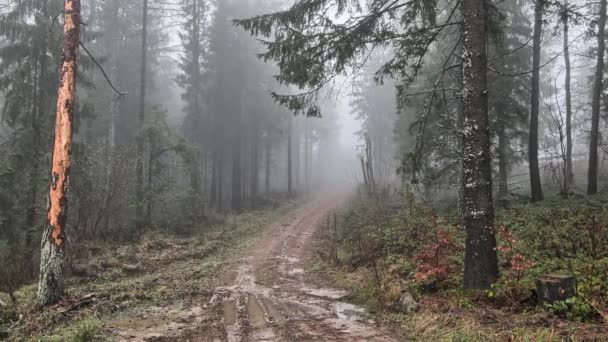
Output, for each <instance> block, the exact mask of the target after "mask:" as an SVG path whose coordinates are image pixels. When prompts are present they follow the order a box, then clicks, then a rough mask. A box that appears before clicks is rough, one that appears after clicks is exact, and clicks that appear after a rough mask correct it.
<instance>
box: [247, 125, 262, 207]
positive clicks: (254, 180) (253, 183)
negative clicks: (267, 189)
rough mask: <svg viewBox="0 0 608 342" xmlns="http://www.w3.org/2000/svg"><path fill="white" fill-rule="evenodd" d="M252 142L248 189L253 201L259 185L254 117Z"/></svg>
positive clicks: (257, 147)
mask: <svg viewBox="0 0 608 342" xmlns="http://www.w3.org/2000/svg"><path fill="white" fill-rule="evenodd" d="M253 120H254V122H253V127H254V129H253V136H252V138H253V144H252V148H251V180H250V184H249V185H250V188H251V189H250V191H251V198H252V199H253V201H255V198H256V197H257V196H258V193H259V187H260V183H259V178H260V175H259V160H258V154H259V140H260V139H259V138H260V136H259V132H258V124H257V120H256V119H255V118H254V119H253ZM253 204H255V203H253Z"/></svg>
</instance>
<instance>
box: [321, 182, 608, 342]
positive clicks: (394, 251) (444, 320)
mask: <svg viewBox="0 0 608 342" xmlns="http://www.w3.org/2000/svg"><path fill="white" fill-rule="evenodd" d="M403 203H406V201H405V200H404V199H403V198H401V197H398V196H394V197H391V198H386V197H383V198H382V199H364V198H361V197H359V198H355V199H353V201H352V202H351V204H350V205H349V207H348V208H346V209H345V210H344V211H343V212H341V213H340V214H339V215H338V216H339V219H338V225H337V227H335V228H333V227H331V224H328V225H326V227H324V229H322V230H321V233H320V236H319V237H320V238H319V243H318V249H319V254H320V255H321V257H320V258H319V260H317V261H316V262H314V263H313V264H312V265H311V270H312V271H315V272H317V273H318V274H320V275H321V278H322V279H324V281H326V282H329V283H331V284H332V285H334V286H338V287H341V288H346V289H349V290H350V291H351V292H352V293H353V295H352V301H354V302H355V303H357V304H359V305H363V306H365V307H367V308H368V309H369V310H370V311H371V312H373V313H375V314H377V315H378V317H379V319H380V320H382V321H383V322H384V323H385V324H386V325H387V326H389V327H391V328H392V329H394V330H395V331H396V332H397V333H398V334H400V335H402V336H403V337H404V338H405V339H406V340H412V341H605V340H608V325H607V322H606V318H607V317H608V315H607V313H608V195H607V194H603V195H598V196H595V197H591V198H588V199H583V198H573V199H559V198H554V199H550V200H547V201H545V202H543V203H539V204H535V205H529V204H523V203H521V204H513V205H511V206H510V207H509V208H505V209H500V210H498V211H497V228H498V245H499V248H498V253H499V260H500V267H501V275H502V276H501V278H500V279H499V281H497V283H496V284H495V285H494V287H493V289H491V290H488V291H473V292H465V291H463V290H462V289H460V284H461V282H462V278H461V272H462V265H463V256H464V253H463V252H464V251H463V239H464V231H463V229H462V228H461V227H460V226H459V224H458V217H457V215H455V213H453V212H452V211H450V210H445V209H437V208H430V207H424V206H405V205H404V204H403ZM332 234H333V235H334V236H332ZM334 238H335V239H336V240H337V244H332V243H328V241H332V240H333V239H334ZM332 248H333V249H334V250H331V249H332ZM330 255H337V256H338V258H337V259H338V260H337V261H336V262H333V263H327V262H326V261H327V260H332V258H328V256H330ZM546 273H561V274H571V275H574V276H575V277H576V278H577V292H578V293H577V296H576V297H575V298H574V299H572V300H570V301H568V302H560V303H558V304H557V305H554V306H551V307H546V308H542V307H537V306H536V305H535V297H534V296H535V280H536V279H537V278H538V277H539V276H540V275H542V274H546ZM402 289H408V290H409V291H410V292H411V293H412V294H413V295H414V297H415V299H416V301H417V302H418V304H419V308H418V310H417V311H416V312H415V313H412V314H405V313H401V312H402V307H401V306H400V305H399V298H400V294H401V290H402Z"/></svg>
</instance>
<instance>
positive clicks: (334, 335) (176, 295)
mask: <svg viewBox="0 0 608 342" xmlns="http://www.w3.org/2000/svg"><path fill="white" fill-rule="evenodd" d="M346 199H347V197H346V196H326V197H319V198H317V199H314V200H310V201H306V202H305V203H304V204H302V203H291V204H288V205H284V206H282V207H281V208H279V209H274V210H265V211H258V212H251V213H245V214H241V215H237V216H234V217H232V218H230V219H228V220H227V221H226V222H224V223H222V224H221V225H218V226H217V227H214V228H213V229H208V230H206V233H205V234H203V235H201V236H200V237H189V238H177V237H174V236H169V235H162V234H161V235H155V236H151V237H147V238H144V240H143V241H142V242H141V243H140V244H138V245H125V246H118V247H115V248H113V249H108V248H107V246H100V245H94V244H91V245H87V246H82V247H83V248H81V250H87V251H88V256H86V257H81V258H79V260H77V261H74V266H73V268H74V272H73V273H74V274H73V275H72V276H71V278H70V279H71V280H70V283H69V284H68V289H69V295H68V297H67V298H66V300H65V301H63V302H61V303H59V304H57V305H55V306H52V307H49V308H47V309H45V310H44V311H42V312H40V311H35V310H33V309H31V306H32V301H33V298H34V294H35V289H36V286H35V284H32V285H29V286H26V287H24V288H22V289H20V290H19V291H18V292H17V297H18V300H19V303H20V304H19V307H18V309H17V310H16V311H14V312H13V313H12V315H13V317H8V316H10V315H11V314H9V313H5V314H4V316H5V317H4V318H3V321H4V323H5V324H4V332H3V334H4V336H0V340H1V339H2V338H7V339H8V340H16V341H22V340H23V341H357V340H366V341H393V339H391V337H390V336H389V335H388V334H387V333H386V332H384V331H382V329H381V328H379V327H377V325H376V322H375V320H374V319H373V318H372V316H370V315H369V314H367V313H366V312H365V310H364V309H362V308H360V307H357V306H355V305H352V304H349V303H348V302H347V301H346V299H347V297H348V296H349V293H347V292H345V291H342V290H337V289H333V288H327V287H323V286H319V285H315V284H320V283H321V282H320V281H318V280H315V277H314V276H313V275H312V274H309V273H307V271H305V269H306V268H307V265H308V263H309V262H310V260H312V259H313V257H314V254H315V249H314V243H313V241H312V239H313V236H314V235H315V232H316V230H317V228H318V227H319V225H320V223H321V222H323V221H324V220H325V219H326V218H327V216H328V215H330V214H331V213H332V212H333V211H335V210H336V209H337V207H338V206H340V205H342V204H344V203H345V201H346ZM261 227H262V228H261ZM0 299H2V298H0ZM6 322H10V323H9V324H6ZM0 323H2V320H0ZM2 327H3V326H2V325H0V328H2ZM0 332H2V329H0Z"/></svg>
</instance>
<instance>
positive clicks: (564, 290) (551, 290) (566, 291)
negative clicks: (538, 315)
mask: <svg viewBox="0 0 608 342" xmlns="http://www.w3.org/2000/svg"><path fill="white" fill-rule="evenodd" d="M536 291H537V294H538V299H537V303H538V305H543V304H551V303H555V302H557V301H562V300H566V299H568V298H570V297H573V296H574V295H575V294H576V281H575V279H574V277H573V276H569V275H562V274H545V275H543V276H541V277H540V278H539V279H538V280H537V281H536Z"/></svg>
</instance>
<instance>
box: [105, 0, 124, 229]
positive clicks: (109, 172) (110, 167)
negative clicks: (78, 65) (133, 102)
mask: <svg viewBox="0 0 608 342" xmlns="http://www.w3.org/2000/svg"><path fill="white" fill-rule="evenodd" d="M112 6H113V7H112V15H113V16H116V15H118V3H117V1H116V0H114V1H113V2H112ZM114 24H115V23H114ZM115 26H116V25H114V27H113V31H112V34H110V39H111V41H110V45H111V47H112V69H111V70H110V79H111V80H112V82H113V83H114V84H118V67H119V64H118V63H119V60H120V59H119V57H118V55H119V50H120V42H121V40H120V37H119V36H120V32H119V31H118V30H117V29H116V27H115ZM121 101H122V96H115V97H114V98H113V99H112V112H111V114H110V124H109V127H108V151H107V165H106V188H105V200H104V201H105V204H104V208H105V210H106V213H105V215H104V228H105V229H108V227H109V226H110V225H111V217H110V216H111V215H110V214H109V212H108V211H109V209H110V208H109V207H110V201H111V198H112V195H111V194H112V188H113V186H114V180H113V176H114V159H115V156H116V123H117V122H118V116H119V114H120V105H121Z"/></svg>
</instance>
